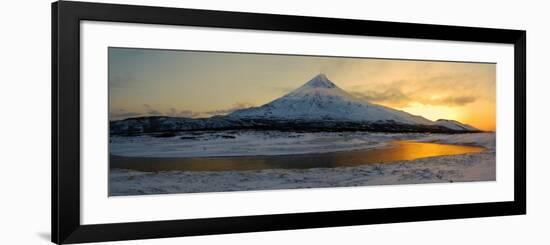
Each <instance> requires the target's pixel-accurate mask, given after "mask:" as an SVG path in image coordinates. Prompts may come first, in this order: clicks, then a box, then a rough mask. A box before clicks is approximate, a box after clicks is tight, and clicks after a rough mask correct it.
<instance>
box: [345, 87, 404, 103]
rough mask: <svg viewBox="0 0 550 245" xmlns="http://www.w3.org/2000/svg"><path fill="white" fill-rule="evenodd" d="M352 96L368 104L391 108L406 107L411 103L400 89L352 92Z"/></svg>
mask: <svg viewBox="0 0 550 245" xmlns="http://www.w3.org/2000/svg"><path fill="white" fill-rule="evenodd" d="M352 94H353V95H354V96H356V97H358V98H361V99H364V100H367V101H369V102H373V103H384V104H391V105H393V106H406V105H407V104H409V103H410V102H411V98H410V97H409V96H407V95H406V94H405V93H403V91H401V89H400V88H390V89H387V90H384V91H372V90H369V91H365V92H352Z"/></svg>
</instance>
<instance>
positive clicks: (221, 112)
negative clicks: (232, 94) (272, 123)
mask: <svg viewBox="0 0 550 245" xmlns="http://www.w3.org/2000/svg"><path fill="white" fill-rule="evenodd" d="M253 106H254V104H252V103H248V102H237V103H235V104H234V105H233V106H232V107H230V108H227V109H221V110H214V111H207V112H205V113H204V114H206V115H209V116H215V115H227V114H229V113H232V112H234V111H236V110H240V109H246V108H250V107H253Z"/></svg>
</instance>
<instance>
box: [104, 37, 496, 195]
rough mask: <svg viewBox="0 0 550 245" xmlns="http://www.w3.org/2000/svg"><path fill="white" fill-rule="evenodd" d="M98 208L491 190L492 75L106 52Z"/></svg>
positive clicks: (245, 56)
mask: <svg viewBox="0 0 550 245" xmlns="http://www.w3.org/2000/svg"><path fill="white" fill-rule="evenodd" d="M108 70H109V71H108V87H109V122H108V123H109V180H108V181H109V183H108V184H109V196H129V195H148V194H174V193H204V192H227V191H250V190H281V189H303V188H335V187H355V186H373V188H376V186H380V185H405V184H406V185H409V184H426V183H446V184H451V185H452V184H453V183H455V182H472V181H495V180H496V150H495V149H496V148H495V141H496V138H495V131H496V64H495V63H481V62H456V61H429V60H404V59H389V58H384V57H376V58H367V57H365V58H363V57H333V56H309V55H307V56H306V55H292V54H256V53H232V52H213V51H189V50H163V49H139V48H119V47H110V48H109V49H108Z"/></svg>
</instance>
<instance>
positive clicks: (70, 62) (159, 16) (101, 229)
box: [51, 1, 526, 244]
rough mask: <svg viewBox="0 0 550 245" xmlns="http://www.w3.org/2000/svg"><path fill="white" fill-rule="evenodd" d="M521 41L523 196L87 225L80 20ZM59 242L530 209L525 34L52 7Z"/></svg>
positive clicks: (517, 46) (517, 62) (518, 111)
mask: <svg viewBox="0 0 550 245" xmlns="http://www.w3.org/2000/svg"><path fill="white" fill-rule="evenodd" d="M83 20H92V21H108V22H129V23H145V24H161V25H183V26H200V27H217V28H236V29H249V30H268V31H287V32H304V33H324V34H341V35H363V36H378V37H397V38H416V39H433V40H452V41H466V42H483V43H505V44H513V45H514V89H515V91H514V94H515V95H514V96H515V97H514V99H515V108H514V109H515V111H514V113H515V115H514V121H515V129H514V139H515V142H514V148H515V159H514V164H515V166H514V201H507V202H492V203H471V204H453V205H437V206H419V207H402V208H380V209H365V210H348V211H338V210H336V211H330V212H311V213H288V214H277V215H256V216H240V217H223V218H202V219H186V220H166V221H152V222H132V223H111V224H96V225H82V224H81V223H80V164H79V163H80V82H79V81H80V58H81V57H80V21H83ZM51 79H52V101H51V103H52V142H51V143H52V159H51V162H52V164H51V167H52V168H51V175H52V198H51V202H52V203H51V206H52V220H51V222H52V223H51V227H52V228H51V229H52V230H51V232H52V242H54V243H58V244H62V243H83V242H100V241H115V240H130V239H148V238H161V237H177V236H192V235H209V234H221V233H239V232H255V231H272V230H288V229H303V228H318V227H332V226H350V225H366V224H381V223H393V222H410V221H425V220H442V219H457V218H472V217H488V216H503V215H521V214H525V213H526V155H525V152H526V141H525V140H526V88H525V86H526V31H523V30H507V29H490V28H477V27H462V26H444V25H428V24H412V23H397V22H383V21H367V20H351V19H334V18H320V17H304V16H287V15H273V14H256V13H240V12H224V11H210V10H191V9H179V8H166V7H147V6H132V5H117V4H100V3H86V2H70V1H60V2H55V3H53V4H52V77H51Z"/></svg>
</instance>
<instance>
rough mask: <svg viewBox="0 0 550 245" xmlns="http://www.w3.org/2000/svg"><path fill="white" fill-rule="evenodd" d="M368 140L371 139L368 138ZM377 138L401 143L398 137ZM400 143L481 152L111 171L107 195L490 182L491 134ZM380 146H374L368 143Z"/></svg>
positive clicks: (430, 137) (492, 162) (418, 137)
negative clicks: (301, 165) (325, 163)
mask: <svg viewBox="0 0 550 245" xmlns="http://www.w3.org/2000/svg"><path fill="white" fill-rule="evenodd" d="M371 136H372V135H371ZM378 137H379V138H378V139H377V140H373V141H372V142H376V141H377V142H380V139H382V140H386V141H383V142H388V141H390V140H397V139H401V140H402V139H404V138H402V137H401V135H389V134H387V135H386V136H378ZM405 139H409V140H415V141H419V142H433V143H443V144H457V145H476V146H483V147H485V148H487V149H486V150H485V151H483V152H480V153H470V154H461V155H454V156H439V157H430V158H421V159H416V160H411V161H397V162H392V163H383V164H380V163H378V164H368V165H362V166H358V167H338V168H313V169H267V170H252V171H162V172H138V171H132V170H124V169H112V170H111V173H110V176H109V181H110V183H109V185H110V194H111V195H113V196H117V195H141V194H163V193H192V192H220V191H242V190H268V189H293V188H312V187H344V186H365V185H386V184H417V183H439V182H460V181H493V180H495V179H496V176H495V173H496V171H495V167H496V164H495V134H494V133H476V134H460V135H419V134H415V135H406V136H405ZM371 145H378V146H379V145H380V144H374V143H373V144H371Z"/></svg>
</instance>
